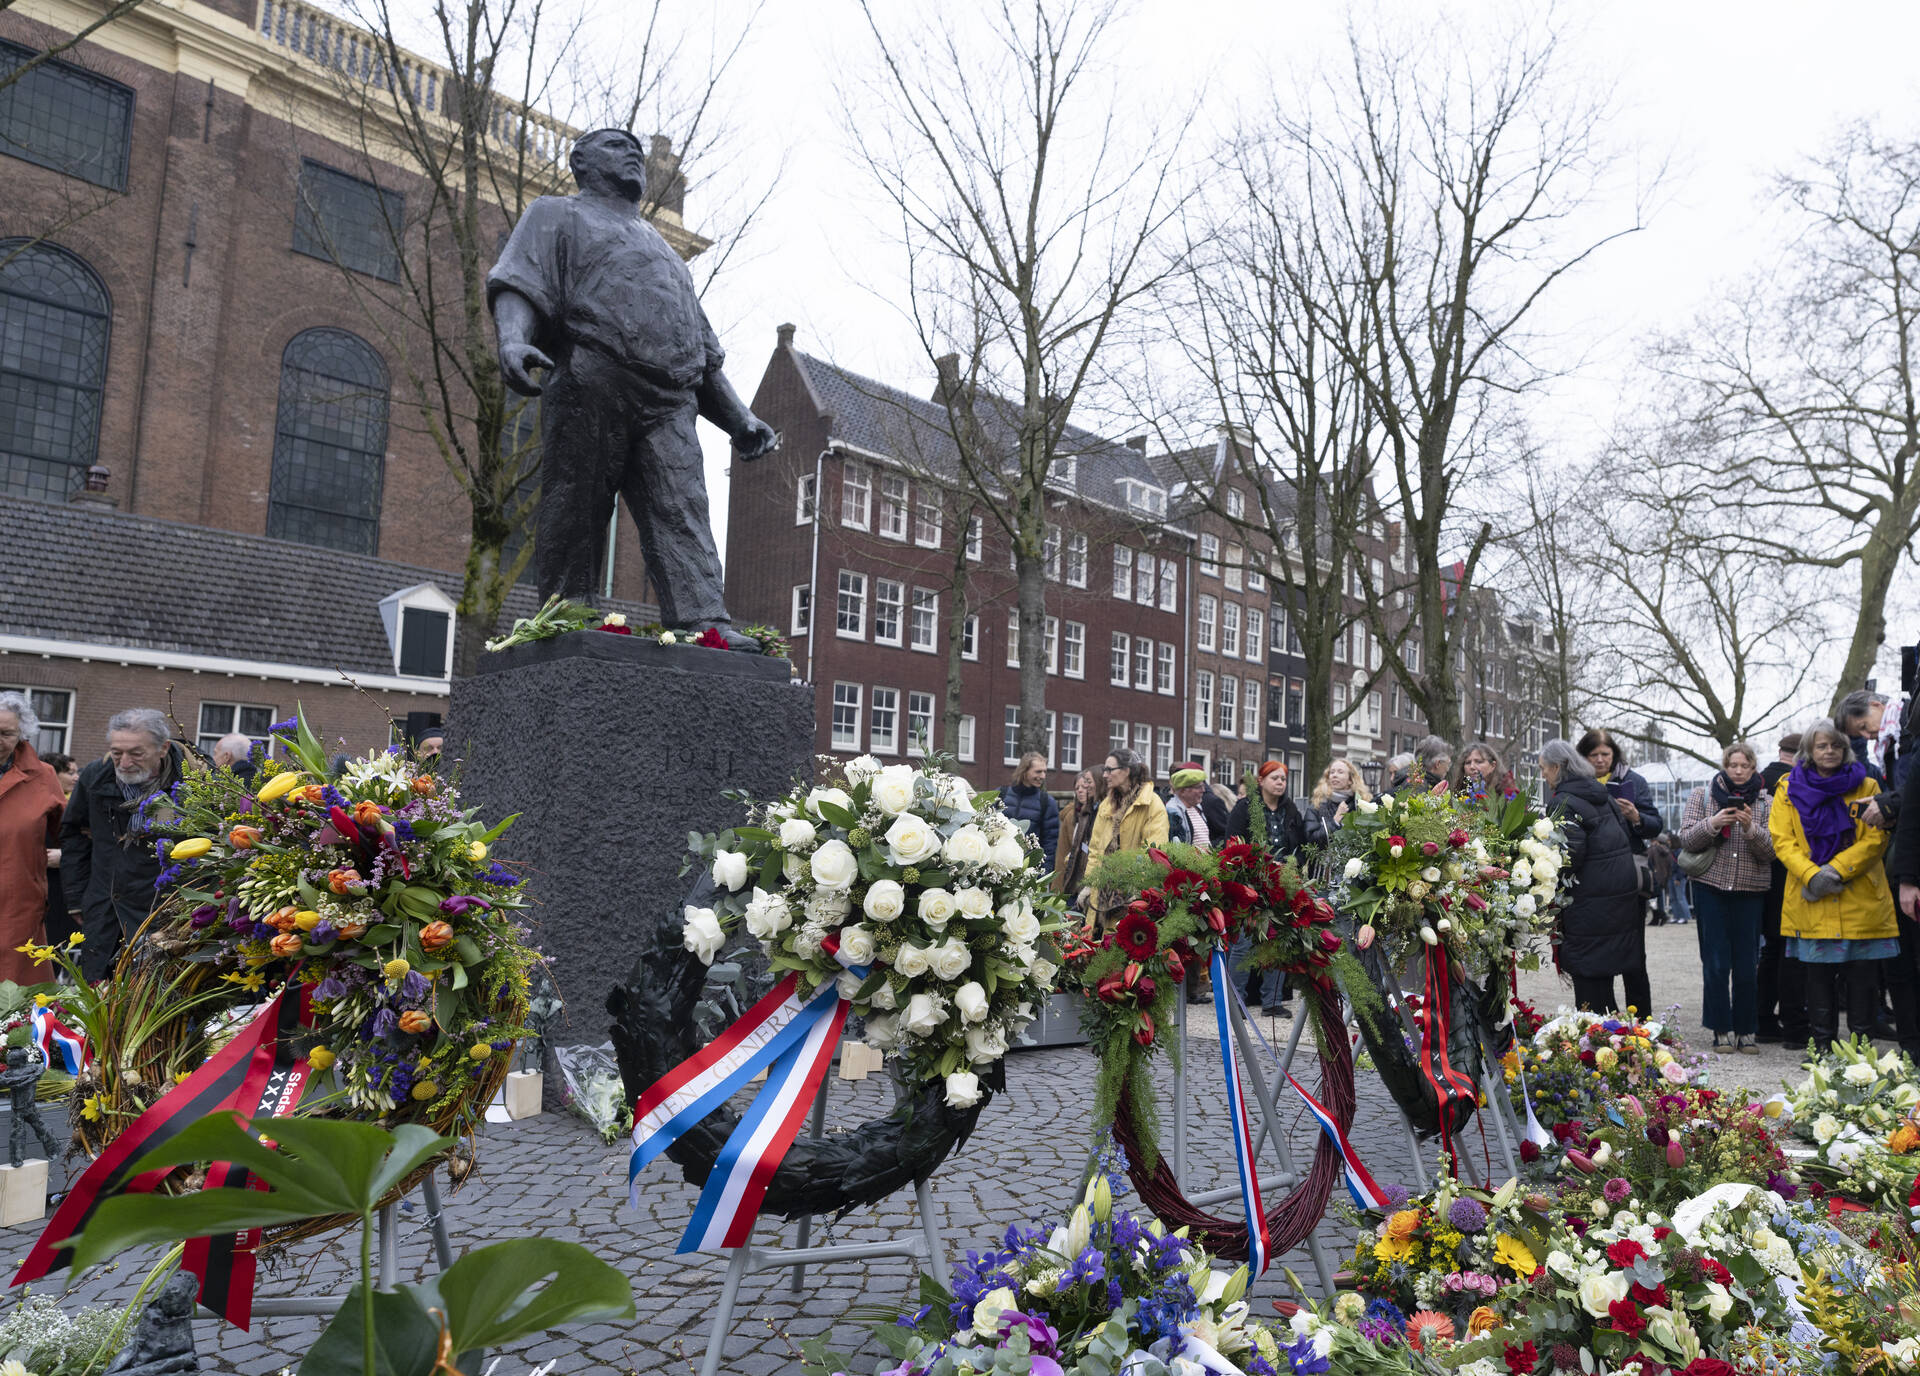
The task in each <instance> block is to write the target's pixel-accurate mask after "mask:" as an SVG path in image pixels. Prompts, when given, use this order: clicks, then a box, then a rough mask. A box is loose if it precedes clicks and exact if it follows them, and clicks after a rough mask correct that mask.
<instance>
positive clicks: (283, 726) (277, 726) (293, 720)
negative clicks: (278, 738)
mask: <svg viewBox="0 0 1920 1376" xmlns="http://www.w3.org/2000/svg"><path fill="white" fill-rule="evenodd" d="M299 729H300V718H298V717H288V718H287V719H286V720H285V721H277V722H275V723H274V724H273V725H272V726H269V727H268V728H267V734H268V735H269V736H275V735H278V734H279V733H280V732H282V731H298V730H299Z"/></svg>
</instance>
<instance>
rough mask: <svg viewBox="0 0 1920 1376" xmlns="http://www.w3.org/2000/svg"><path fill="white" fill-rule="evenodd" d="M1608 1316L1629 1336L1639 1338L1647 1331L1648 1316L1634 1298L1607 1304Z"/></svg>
mask: <svg viewBox="0 0 1920 1376" xmlns="http://www.w3.org/2000/svg"><path fill="white" fill-rule="evenodd" d="M1608 1250H1609V1251H1611V1250H1612V1248H1608ZM1607 1317H1608V1318H1609V1319H1610V1320H1612V1322H1613V1326H1614V1327H1615V1328H1616V1329H1618V1330H1619V1331H1620V1332H1622V1333H1624V1334H1626V1335H1627V1336H1628V1337H1629V1338H1637V1337H1639V1336H1640V1335H1641V1334H1642V1333H1644V1332H1646V1329H1647V1316H1646V1315H1644V1314H1642V1313H1641V1312H1640V1307H1639V1306H1638V1305H1636V1304H1635V1303H1634V1302H1633V1301H1632V1300H1615V1301H1614V1302H1613V1303H1612V1304H1610V1305H1608V1306H1607Z"/></svg>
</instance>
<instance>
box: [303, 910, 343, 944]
mask: <svg viewBox="0 0 1920 1376" xmlns="http://www.w3.org/2000/svg"><path fill="white" fill-rule="evenodd" d="M339 935H340V929H339V928H338V927H336V926H334V925H333V923H331V922H330V921H328V920H327V919H326V918H324V917H323V918H321V919H320V920H319V921H318V922H316V923H314V924H313V933H312V935H310V936H309V937H308V938H307V940H309V941H311V942H312V943H313V944H314V945H316V946H325V945H326V944H327V943H328V942H330V941H332V940H333V939H334V938H335V937H337V936H339Z"/></svg>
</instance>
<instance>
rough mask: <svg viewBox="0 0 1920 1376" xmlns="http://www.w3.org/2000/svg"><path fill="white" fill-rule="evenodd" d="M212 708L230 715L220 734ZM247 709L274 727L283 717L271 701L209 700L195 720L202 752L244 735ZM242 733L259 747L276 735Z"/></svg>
mask: <svg viewBox="0 0 1920 1376" xmlns="http://www.w3.org/2000/svg"><path fill="white" fill-rule="evenodd" d="M27 691H28V692H32V691H33V689H28V690H27ZM39 691H41V692H43V693H60V692H65V693H69V694H70V690H68V689H64V688H41V689H40V690H39ZM29 700H31V699H29ZM209 707H214V708H218V709H220V710H221V711H223V712H225V714H226V725H225V726H223V727H222V728H221V729H220V730H218V731H208V730H207V729H206V720H207V709H208V708H209ZM246 709H251V710H252V711H255V712H265V713H266V714H267V725H269V726H271V725H272V724H273V723H274V722H275V721H277V720H279V717H280V709H279V708H278V707H277V706H275V705H274V704H273V703H270V702H239V701H229V700H227V699H225V698H209V699H207V700H206V701H204V702H202V703H201V704H200V705H199V710H198V711H196V712H195V713H194V718H193V725H194V744H195V745H196V746H198V747H199V748H200V749H201V750H203V751H205V752H207V753H208V754H212V753H213V747H214V745H215V744H216V743H217V742H218V741H219V740H220V738H221V737H222V736H230V735H233V734H234V733H236V732H240V713H241V711H242V710H246ZM67 720H68V722H71V721H72V720H73V704H72V701H71V696H69V701H68V704H67ZM40 725H41V729H42V730H44V729H45V728H46V726H47V723H46V722H44V721H42V722H41V724H40ZM54 725H56V726H57V725H59V723H57V722H56V723H54ZM240 734H242V735H244V736H246V738H247V739H248V740H250V741H252V742H254V743H255V744H256V745H265V744H267V743H269V742H270V741H271V740H272V736H271V735H270V734H269V733H268V732H265V731H261V732H259V733H257V734H256V733H255V732H252V731H246V732H240ZM69 737H71V732H70V731H69ZM34 753H35V754H38V753H39V746H37V745H36V746H35V747H34ZM60 753H62V754H72V753H73V752H72V751H62V752H60ZM83 763H84V761H83Z"/></svg>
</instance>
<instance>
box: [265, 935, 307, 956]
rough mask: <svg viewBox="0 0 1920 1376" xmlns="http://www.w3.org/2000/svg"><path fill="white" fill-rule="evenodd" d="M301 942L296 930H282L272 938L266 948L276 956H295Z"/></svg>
mask: <svg viewBox="0 0 1920 1376" xmlns="http://www.w3.org/2000/svg"><path fill="white" fill-rule="evenodd" d="M302 944H303V943H302V942H301V940H300V934H299V933H298V932H282V933H281V934H280V935H279V936H277V937H275V938H274V939H273V941H272V942H271V944H270V945H269V948H268V949H270V950H271V951H272V952H273V953H274V954H275V955H277V956H297V955H299V954H300V950H301V946H302Z"/></svg>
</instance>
